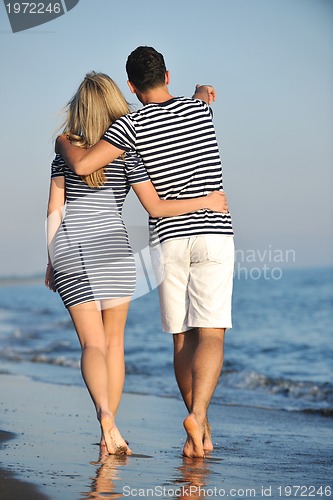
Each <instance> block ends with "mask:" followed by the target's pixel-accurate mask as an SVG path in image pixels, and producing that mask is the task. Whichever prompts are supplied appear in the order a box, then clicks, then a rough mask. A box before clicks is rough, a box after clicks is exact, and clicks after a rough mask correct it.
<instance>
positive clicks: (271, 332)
mask: <svg viewBox="0 0 333 500" xmlns="http://www.w3.org/2000/svg"><path fill="white" fill-rule="evenodd" d="M332 330H333V268H318V269H284V270H281V271H280V273H279V276H277V275H276V276H267V275H265V276H264V275H261V276H258V275H255V276H254V275H252V276H251V275H248V274H246V273H245V272H243V273H239V274H238V275H235V280H234V294H233V328H232V329H231V330H229V331H228V332H227V334H226V341H225V362H224V367H223V372H222V375H221V377H220V380H219V383H218V386H217V388H216V391H215V394H214V398H213V404H217V405H224V404H234V405H249V406H260V407H266V408H275V409H281V410H288V411H305V412H306V411H310V412H321V413H324V414H326V415H330V416H332V414H333V380H332V358H333V356H332V354H333V343H332ZM125 356H126V381H125V391H126V392H135V393H144V394H153V395H157V396H164V397H175V398H179V391H178V388H177V385H176V382H175V378H174V374H173V366H172V356H173V346H172V335H170V334H166V333H163V332H162V329H161V323H160V317H159V304H158V294H157V291H156V289H154V290H151V291H150V292H149V293H146V294H144V295H142V296H141V297H139V298H137V299H135V300H133V301H132V303H131V306H130V312H129V316H128V320H127V325H126V333H125ZM0 371H1V372H2V373H12V374H25V375H28V376H30V377H33V378H35V379H37V380H41V381H45V382H49V383H56V384H69V385H82V384H83V382H82V378H81V373H80V346H79V342H78V339H77V336H76V333H75V330H74V328H73V325H72V322H71V320H70V317H69V315H68V312H67V310H66V309H65V308H64V306H63V304H62V302H61V300H60V298H59V296H58V295H57V294H54V293H52V292H51V291H49V290H48V289H47V288H46V287H45V286H44V285H43V283H42V280H36V282H29V281H24V280H18V279H16V280H11V281H8V280H0Z"/></svg>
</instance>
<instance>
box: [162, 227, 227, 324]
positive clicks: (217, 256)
mask: <svg viewBox="0 0 333 500" xmlns="http://www.w3.org/2000/svg"><path fill="white" fill-rule="evenodd" d="M152 262H153V267H154V270H155V274H156V279H157V281H158V283H160V284H159V287H158V290H159V297H160V309H161V319H162V326H163V330H164V331H165V332H168V333H181V332H185V331H187V330H190V329H191V328H199V327H201V328H225V329H228V328H231V326H232V322H231V298H232V285H233V272H234V238H233V236H227V235H216V234H206V235H200V236H192V237H190V238H180V239H173V240H167V241H165V242H164V243H162V244H161V245H160V246H159V247H157V248H155V249H152Z"/></svg>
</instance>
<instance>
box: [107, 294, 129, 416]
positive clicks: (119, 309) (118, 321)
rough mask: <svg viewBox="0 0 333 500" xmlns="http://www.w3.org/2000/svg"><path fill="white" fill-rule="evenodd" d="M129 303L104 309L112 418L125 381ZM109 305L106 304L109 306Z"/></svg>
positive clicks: (125, 302)
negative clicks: (125, 335)
mask: <svg viewBox="0 0 333 500" xmlns="http://www.w3.org/2000/svg"><path fill="white" fill-rule="evenodd" d="M129 304H130V301H129V299H128V300H126V301H123V303H116V305H113V306H112V307H107V308H104V307H105V303H104V302H103V311H102V318H103V325H104V332H105V339H106V364H107V369H108V400H109V407H110V410H111V411H112V413H113V415H114V417H115V416H116V414H117V410H118V407H119V403H120V400H121V396H122V392H123V387H124V381H125V359H124V333H125V325H126V319H127V314H128V308H129ZM109 305H110V304H108V306H109Z"/></svg>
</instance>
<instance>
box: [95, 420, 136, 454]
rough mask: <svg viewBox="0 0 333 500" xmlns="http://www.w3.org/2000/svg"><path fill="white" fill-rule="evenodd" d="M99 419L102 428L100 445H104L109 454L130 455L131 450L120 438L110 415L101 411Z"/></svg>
mask: <svg viewBox="0 0 333 500" xmlns="http://www.w3.org/2000/svg"><path fill="white" fill-rule="evenodd" d="M99 421H100V424H101V429H102V439H101V446H106V449H107V451H108V453H109V454H110V455H132V451H131V450H130V448H129V447H128V446H127V444H126V441H125V440H124V439H123V438H122V436H121V434H120V432H119V430H118V428H117V426H116V424H115V422H114V419H113V417H112V415H110V413H107V412H102V413H101V416H100V418H99Z"/></svg>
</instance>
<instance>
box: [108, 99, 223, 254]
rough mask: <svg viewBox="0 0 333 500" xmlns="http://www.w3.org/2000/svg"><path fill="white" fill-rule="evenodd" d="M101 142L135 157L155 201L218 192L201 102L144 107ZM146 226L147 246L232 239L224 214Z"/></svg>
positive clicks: (213, 145) (215, 155)
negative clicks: (209, 237)
mask: <svg viewBox="0 0 333 500" xmlns="http://www.w3.org/2000/svg"><path fill="white" fill-rule="evenodd" d="M103 139H104V140H105V141H107V142H109V143H111V144H112V145H114V146H116V147H118V148H120V149H122V150H124V151H126V152H133V151H136V152H137V153H138V154H139V155H140V156H141V158H142V160H143V162H144V165H145V167H146V170H147V172H148V174H149V176H150V178H151V180H152V181H153V183H154V186H155V188H156V191H157V193H158V195H159V197H160V198H161V199H165V200H176V199H179V200H180V199H185V198H194V197H199V196H204V195H206V194H208V193H210V192H211V191H214V190H220V191H221V190H222V189H223V183H222V165H221V159H220V155H219V150H218V145H217V141H216V136H215V130H214V125H213V122H212V117H211V110H210V108H209V106H207V104H206V103H204V102H203V101H201V100H198V99H193V98H187V97H175V98H172V99H170V100H169V101H166V102H163V103H158V104H156V103H150V104H147V105H146V106H144V107H143V108H141V109H140V110H138V111H135V112H133V113H131V114H129V115H126V116H123V117H121V118H120V119H119V120H117V121H116V122H114V123H113V124H112V125H111V127H110V128H109V129H108V130H107V131H106V133H105V134H104V136H103ZM149 223H150V235H151V244H156V243H158V242H163V241H165V240H168V239H171V238H184V237H190V236H196V235H200V234H226V235H232V234H233V230H232V222H231V216H230V214H229V213H228V214H222V213H217V212H212V211H210V210H206V209H203V210H199V211H197V212H191V213H188V214H185V215H180V216H175V217H163V218H152V217H151V218H150V221H149Z"/></svg>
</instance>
